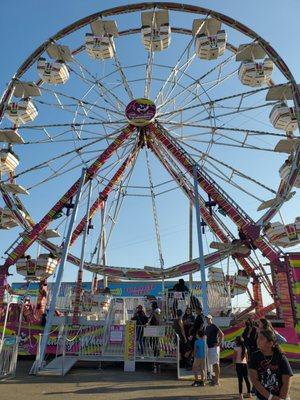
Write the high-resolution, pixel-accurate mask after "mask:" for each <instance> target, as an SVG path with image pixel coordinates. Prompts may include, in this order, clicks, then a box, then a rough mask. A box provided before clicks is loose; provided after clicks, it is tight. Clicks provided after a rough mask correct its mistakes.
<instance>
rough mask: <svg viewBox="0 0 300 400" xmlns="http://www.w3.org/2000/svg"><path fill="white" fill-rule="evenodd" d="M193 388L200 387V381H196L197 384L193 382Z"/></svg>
mask: <svg viewBox="0 0 300 400" xmlns="http://www.w3.org/2000/svg"><path fill="white" fill-rule="evenodd" d="M192 386H194V387H198V386H200V382H198V381H195V382H193V383H192Z"/></svg>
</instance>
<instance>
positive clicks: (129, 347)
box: [124, 321, 135, 361]
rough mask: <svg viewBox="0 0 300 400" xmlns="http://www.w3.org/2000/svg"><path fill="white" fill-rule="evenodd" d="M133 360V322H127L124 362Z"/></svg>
mask: <svg viewBox="0 0 300 400" xmlns="http://www.w3.org/2000/svg"><path fill="white" fill-rule="evenodd" d="M134 359H135V321H127V322H126V325H125V346H124V361H134Z"/></svg>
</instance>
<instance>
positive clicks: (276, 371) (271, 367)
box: [249, 351, 293, 400]
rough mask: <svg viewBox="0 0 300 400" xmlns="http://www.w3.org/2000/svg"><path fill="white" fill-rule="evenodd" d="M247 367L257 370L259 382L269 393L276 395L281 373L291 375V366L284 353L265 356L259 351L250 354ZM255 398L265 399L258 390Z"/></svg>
mask: <svg viewBox="0 0 300 400" xmlns="http://www.w3.org/2000/svg"><path fill="white" fill-rule="evenodd" d="M249 368H250V369H254V370H256V371H257V376H258V379H259V382H260V383H261V384H262V385H263V387H264V388H266V389H267V391H268V392H269V393H272V394H273V395H276V396H278V395H279V392H280V389H281V387H282V375H289V376H292V375H293V371H292V369H291V366H290V364H289V362H288V360H287V358H286V356H285V355H284V354H280V353H274V354H273V355H272V356H265V355H264V354H263V353H262V352H261V351H256V352H255V353H253V354H251V357H250V362H249ZM256 392H257V393H256V395H257V398H258V399H260V400H265V397H264V396H262V395H261V394H260V393H259V392H258V391H256Z"/></svg>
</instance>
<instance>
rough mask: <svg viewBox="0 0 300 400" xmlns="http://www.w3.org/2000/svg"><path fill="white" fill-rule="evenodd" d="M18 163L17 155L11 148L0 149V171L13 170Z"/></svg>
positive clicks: (8, 171)
mask: <svg viewBox="0 0 300 400" xmlns="http://www.w3.org/2000/svg"><path fill="white" fill-rule="evenodd" d="M18 165H19V157H18V156H17V155H16V154H15V153H14V152H13V151H12V150H10V149H1V150H0V172H2V173H3V172H7V173H10V172H14V170H15V169H16V168H17V166H18Z"/></svg>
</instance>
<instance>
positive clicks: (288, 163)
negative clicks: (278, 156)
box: [279, 158, 300, 188]
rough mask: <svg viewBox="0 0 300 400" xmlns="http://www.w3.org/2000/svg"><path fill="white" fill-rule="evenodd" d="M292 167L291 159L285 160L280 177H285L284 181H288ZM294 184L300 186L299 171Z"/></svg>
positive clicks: (280, 169)
mask: <svg viewBox="0 0 300 400" xmlns="http://www.w3.org/2000/svg"><path fill="white" fill-rule="evenodd" d="M291 168H292V165H291V160H290V159H289V158H288V159H287V160H285V162H284V163H283V165H282V166H281V167H280V168H279V175H280V178H281V179H283V180H284V181H286V180H287V179H288V177H289V175H290V172H291ZM293 186H295V187H297V188H300V173H299V172H298V175H297V177H296V180H295V182H294V185H293Z"/></svg>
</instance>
